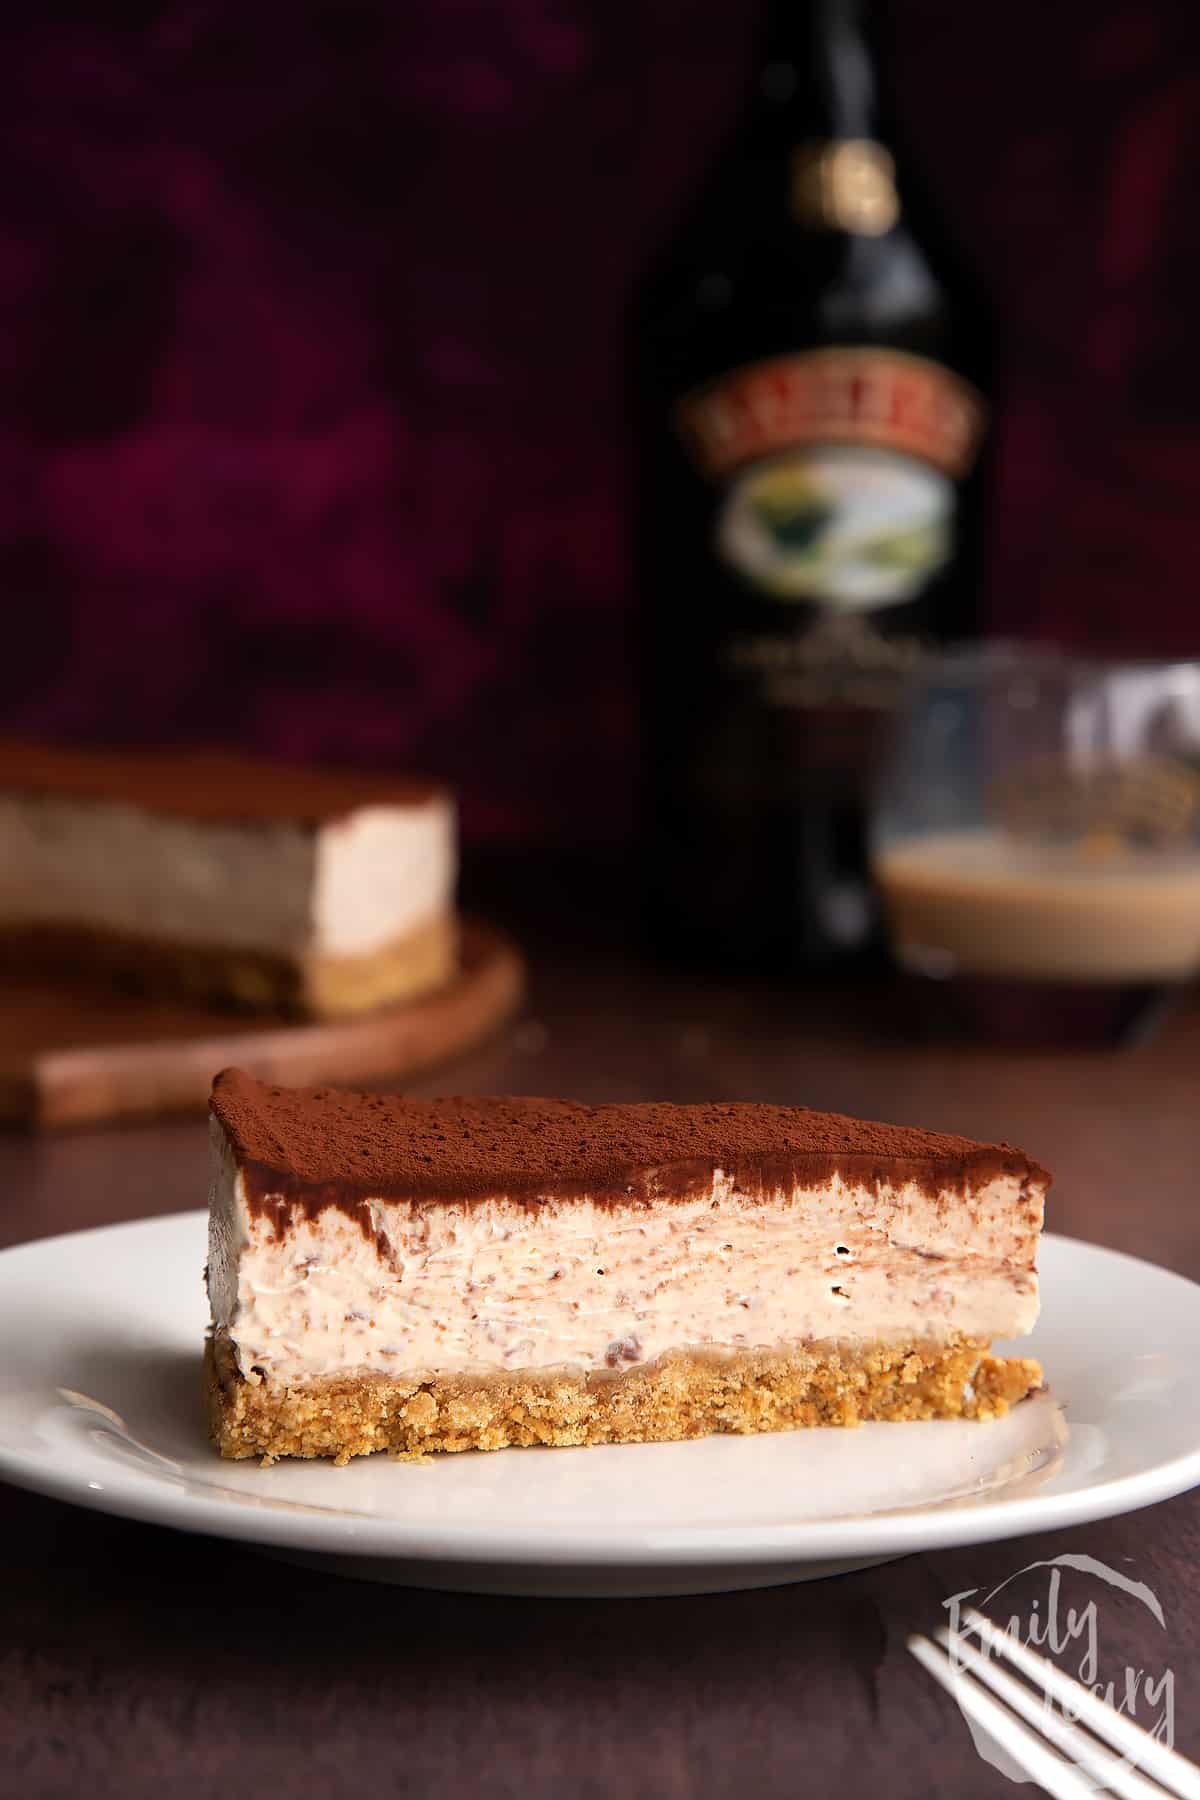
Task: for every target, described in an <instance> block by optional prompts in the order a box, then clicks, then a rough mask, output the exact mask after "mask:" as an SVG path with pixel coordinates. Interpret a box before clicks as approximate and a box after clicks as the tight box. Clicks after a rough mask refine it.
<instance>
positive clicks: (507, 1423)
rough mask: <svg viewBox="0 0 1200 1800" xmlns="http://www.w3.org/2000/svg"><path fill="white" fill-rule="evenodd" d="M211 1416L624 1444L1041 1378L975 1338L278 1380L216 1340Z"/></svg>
mask: <svg viewBox="0 0 1200 1800" xmlns="http://www.w3.org/2000/svg"><path fill="white" fill-rule="evenodd" d="M205 1368H206V1374H207V1386H208V1407H209V1425H210V1430H211V1432H212V1436H213V1440H214V1442H215V1443H216V1444H217V1446H218V1448H219V1449H220V1451H221V1454H222V1455H223V1456H227V1457H234V1458H241V1457H252V1456H256V1457H260V1458H262V1459H263V1460H264V1461H266V1462H274V1461H275V1460H276V1459H277V1458H278V1457H281V1456H306V1457H313V1456H329V1457H332V1458H333V1459H334V1460H335V1462H338V1463H347V1462H349V1461H350V1458H351V1457H353V1456H368V1455H370V1454H371V1453H372V1452H373V1451H376V1450H388V1451H391V1452H392V1453H393V1454H398V1455H406V1456H422V1455H424V1454H426V1453H428V1452H430V1451H438V1450H441V1451H455V1450H503V1449H506V1448H508V1447H510V1446H516V1445H530V1444H543V1445H557V1446H564V1445H572V1444H574V1445H578V1444H633V1443H651V1442H664V1441H668V1440H672V1439H679V1438H697V1437H706V1436H709V1435H710V1434H712V1433H714V1432H735V1433H747V1432H759V1431H793V1430H796V1429H797V1428H799V1427H803V1426H807V1425H859V1424H863V1423H865V1422H866V1421H868V1420H895V1421H902V1420H913V1419H995V1418H999V1417H1000V1416H1001V1415H1002V1414H1003V1413H1006V1412H1007V1411H1008V1409H1009V1407H1010V1406H1012V1405H1014V1404H1015V1403H1016V1402H1017V1401H1018V1400H1023V1399H1024V1398H1025V1397H1026V1395H1028V1394H1030V1393H1032V1392H1033V1391H1034V1390H1035V1389H1036V1388H1038V1387H1040V1385H1041V1381H1042V1371H1041V1369H1040V1367H1039V1365H1038V1364H1037V1363H1036V1362H1033V1361H1031V1360H1030V1359H1029V1358H1026V1357H1012V1358H1007V1359H1006V1358H1002V1357H995V1356H990V1355H989V1354H988V1345H987V1344H986V1343H983V1342H980V1341H979V1340H977V1339H970V1338H957V1339H955V1340H953V1341H951V1342H945V1341H942V1342H939V1343H927V1344H921V1343H901V1344H873V1345H868V1346H866V1347H865V1348H862V1349H855V1350H848V1349H847V1348H845V1347H841V1346H837V1345H822V1344H808V1345H797V1346H794V1347H792V1348H785V1349H779V1350H745V1351H733V1352H723V1353H721V1354H715V1353H709V1354H706V1353H703V1352H694V1351H676V1352H672V1353H670V1354H669V1355H667V1356H664V1357H662V1358H660V1359H659V1361H658V1362H656V1363H653V1364H650V1365H647V1366H646V1367H643V1368H638V1369H632V1370H628V1371H625V1372H621V1373H617V1374H608V1373H607V1372H605V1373H604V1374H599V1375H590V1376H589V1375H588V1374H586V1373H585V1372H583V1371H581V1370H576V1369H553V1370H544V1371H529V1370H525V1371H522V1372H520V1373H516V1374H496V1375H490V1374H489V1375H443V1376H437V1377H432V1378H430V1377H426V1378H424V1379H422V1378H420V1377H417V1376H413V1377H410V1378H408V1379H404V1378H403V1377H392V1376H378V1375H369V1376H362V1375H359V1376H356V1375H349V1376H328V1377H324V1378H321V1379H317V1380H313V1381H309V1382H304V1383H299V1384H296V1385H294V1386H287V1385H284V1384H281V1383H272V1382H270V1381H265V1380H261V1379H259V1378H256V1377H253V1376H251V1377H244V1376H242V1375H241V1374H239V1373H238V1371H237V1368H236V1365H235V1361H234V1357H233V1352H232V1349H231V1347H230V1345H229V1343H228V1341H227V1340H226V1339H224V1338H223V1337H221V1336H220V1335H218V1336H217V1337H216V1338H215V1339H211V1340H210V1341H209V1343H208V1345H207V1347H206V1351H205Z"/></svg>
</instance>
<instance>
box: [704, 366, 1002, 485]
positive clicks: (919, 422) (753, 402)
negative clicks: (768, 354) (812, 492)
mask: <svg viewBox="0 0 1200 1800" xmlns="http://www.w3.org/2000/svg"><path fill="white" fill-rule="evenodd" d="M984 416H985V415H984V405H983V401H982V400H981V398H980V397H979V395H978V394H977V393H976V392H975V390H974V388H972V387H970V386H969V385H968V384H967V383H966V382H965V381H963V380H961V379H960V378H959V377H958V376H957V375H954V374H952V373H951V372H950V370H949V369H944V368H942V367H941V366H940V365H939V364H938V363H932V362H926V361H925V360H924V359H923V358H922V357H919V356H907V355H905V354H903V353H902V352H900V351H896V350H875V349H863V350H813V351H809V352H807V353H805V354H803V355H799V356H777V357H773V358H772V359H771V360H770V361H769V362H761V363H753V364H751V365H750V367H749V368H744V369H738V370H736V371H735V372H734V373H733V374H730V375H724V376H722V377H721V378H720V380H718V381H714V382H711V383H710V384H709V385H708V386H707V387H703V388H698V389H696V390H695V391H694V392H693V393H691V394H688V395H687V396H686V397H685V398H684V399H683V400H682V401H681V402H680V404H679V408H678V411H677V415H676V418H677V423H678V426H679V429H680V432H681V433H682V435H683V437H684V440H685V442H686V443H687V444H688V447H689V448H690V450H691V452H692V455H693V456H694V457H695V459H696V461H697V462H698V463H699V465H700V467H701V468H702V469H703V471H704V473H705V474H706V475H710V476H713V477H721V476H724V475H728V474H729V473H730V471H731V470H733V469H736V468H737V467H739V465H740V464H742V463H748V462H756V461H757V460H758V459H759V458H761V457H764V456H770V455H771V454H772V453H773V452H774V451H776V450H786V449H788V448H790V447H791V446H793V445H796V444H864V445H869V446H871V447H872V448H874V449H881V450H897V451H900V452H901V453H902V454H903V455H905V456H915V457H919V458H920V459H921V461H923V462H927V463H932V464H933V466H934V468H937V469H941V470H942V471H943V472H944V473H945V474H947V475H950V476H952V477H954V478H956V479H957V478H958V477H960V476H962V475H965V474H966V472H967V470H968V469H969V468H970V466H971V464H972V462H973V461H974V460H975V454H976V451H977V450H978V448H979V440H980V438H981V436H982V435H983V427H984Z"/></svg>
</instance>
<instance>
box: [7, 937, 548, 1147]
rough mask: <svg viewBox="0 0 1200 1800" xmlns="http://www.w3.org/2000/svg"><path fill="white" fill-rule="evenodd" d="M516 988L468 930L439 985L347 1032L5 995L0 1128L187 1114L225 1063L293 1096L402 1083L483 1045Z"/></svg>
mask: <svg viewBox="0 0 1200 1800" xmlns="http://www.w3.org/2000/svg"><path fill="white" fill-rule="evenodd" d="M524 984H525V965H524V962H523V960H522V957H521V954H520V952H519V950H518V949H517V948H516V946H515V944H513V943H512V942H511V940H510V939H508V938H507V937H505V936H504V935H503V934H502V933H501V932H499V931H495V930H493V928H492V927H491V926H489V925H484V924H482V923H480V922H479V921H477V920H471V919H467V920H464V921H463V925H462V967H461V969H460V971H459V973H458V975H457V976H456V978H455V979H454V980H453V981H452V982H450V983H449V984H448V985H447V986H446V987H443V988H439V989H438V990H437V991H436V992H435V993H432V994H427V995H425V996H424V997H422V998H421V999H419V1000H413V1001H409V1002H408V1003H407V1004H406V1005H404V1006H397V1007H390V1008H386V1009H385V1010H383V1011H381V1012H375V1013H367V1014H364V1015H363V1016H362V1017H361V1018H355V1019H337V1020H324V1021H320V1022H318V1023H305V1024H294V1023H291V1022H289V1021H288V1020H287V1019H283V1018H269V1017H263V1016H259V1017H256V1018H252V1017H248V1016H242V1015H239V1014H236V1013H221V1012H217V1011H213V1010H208V1009H204V1008H201V1007H196V1006H183V1005H172V1004H168V1003H166V1002H163V1003H151V1004H148V1003H146V1002H144V1001H141V1000H132V999H127V998H123V997H121V996H119V995H116V994H111V993H105V992H103V991H100V990H97V991H95V992H91V993H88V992H85V991H84V989H83V988H82V987H74V988H68V987H53V986H48V985H47V984H46V983H44V982H36V983H35V982H33V981H30V982H28V983H24V982H11V981H10V982H8V983H7V984H6V985H5V987H4V989H3V991H0V1122H2V1123H4V1124H10V1125H33V1126H55V1125H81V1124H88V1123H93V1122H95V1121H96V1120H99V1119H128V1118H137V1117H148V1116H153V1115H155V1114H158V1113H167V1112H181V1111H191V1110H194V1109H198V1108H200V1107H203V1106H204V1105H205V1104H206V1103H207V1101H208V1094H209V1088H210V1087H211V1085H212V1078H213V1076H214V1075H215V1074H216V1072H217V1070H218V1069H222V1068H225V1067H226V1066H227V1065H228V1064H230V1063H236V1064H237V1065H238V1066H239V1068H243V1069H248V1070H249V1071H250V1073H251V1074H252V1075H257V1076H258V1077H259V1078H260V1079H261V1080H263V1081H279V1082H289V1083H295V1084H304V1083H307V1082H322V1081H328V1082H338V1083H343V1084H350V1085H352V1084H353V1083H355V1082H362V1081H369V1080H372V1079H380V1080H382V1079H384V1078H387V1079H389V1080H397V1079H402V1078H404V1077H406V1076H409V1075H413V1074H415V1073H417V1072H418V1071H424V1070H426V1069H429V1068H432V1067H433V1066H434V1064H436V1063H440V1062H443V1061H445V1060H446V1059H447V1058H448V1057H451V1056H454V1055H456V1054H457V1053H458V1052H460V1051H463V1050H466V1049H469V1048H470V1047H471V1046H472V1045H474V1044H476V1043H478V1042H479V1041H480V1040H481V1039H482V1038H484V1037H486V1036H487V1035H488V1034H489V1033H490V1032H492V1031H494V1030H495V1029H496V1028H497V1027H498V1026H499V1025H500V1024H501V1023H502V1022H503V1021H504V1020H505V1019H506V1018H507V1017H508V1016H509V1015H510V1014H511V1013H512V1012H513V1011H514V1010H515V1008H516V1007H517V1005H518V1003H519V1002H520V999H521V995H522V992H523V989H524Z"/></svg>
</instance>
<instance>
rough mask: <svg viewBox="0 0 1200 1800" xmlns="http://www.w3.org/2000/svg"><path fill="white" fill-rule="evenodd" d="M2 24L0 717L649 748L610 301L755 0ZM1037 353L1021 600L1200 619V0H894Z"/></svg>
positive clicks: (1009, 520) (1017, 555) (934, 173)
mask: <svg viewBox="0 0 1200 1800" xmlns="http://www.w3.org/2000/svg"><path fill="white" fill-rule="evenodd" d="M22 10H23V12H24V15H25V17H26V18H27V19H28V22H27V23H25V24H24V25H22V26H13V25H9V26H7V27H5V28H4V39H5V41H4V42H3V43H2V44H0V70H3V74H2V76H0V102H2V103H0V138H2V143H0V168H2V169H3V172H4V179H3V188H2V191H0V293H2V295H3V319H2V323H0V358H2V359H3V360H2V366H3V374H2V376H0V382H2V387H0V561H2V564H3V567H2V571H0V581H2V585H0V594H2V595H3V600H2V601H0V605H2V606H3V609H4V613H5V624H6V628H7V629H6V631H5V633H4V640H3V641H4V643H5V645H6V650H5V653H4V655H3V658H2V660H0V726H6V727H8V728H9V729H18V730H21V731H27V732H39V733H46V734H53V735H58V736H69V737H75V738H107V739H125V740H137V741H146V742H154V741H160V740H165V739H180V738H191V737H205V738H213V737H218V738H223V739H229V740H233V739H236V740H241V741H242V742H245V743H247V744H251V745H256V746H259V747H262V748H266V749H271V750H274V751H278V752H280V753H283V754H286V755H295V756H313V757H322V758H326V759H330V760H338V761H369V762H416V763H420V764H423V765H425V766H426V767H429V768H431V769H433V770H435V771H437V772H439V773H442V774H444V775H446V776H448V777H450V778H451V779H453V780H454V781H456V782H458V783H459V784H460V786H461V788H462V790H463V794H464V800H465V817H466V822H467V825H468V829H469V830H470V832H471V833H472V834H473V835H475V836H477V837H502V838H507V839H510V840H520V839H527V838H535V837H539V836H541V837H557V838H559V839H571V838H580V837H593V838H597V839H608V840H613V839H616V838H618V837H619V836H620V834H621V833H622V831H623V830H624V829H625V828H626V826H627V824H628V821H629V817H630V809H631V808H630V800H631V791H632V780H631V775H632V762H633V756H632V742H633V721H632V699H631V683H630V670H629V639H630V621H631V592H630V581H629V575H628V570H627V556H626V524H625V521H626V517H627V504H626V501H627V493H626V490H627V481H628V476H627V470H628V456H627V438H626V427H625V412H624V402H623V392H622V378H621V377H622V318H623V312H624V309H625V306H626V301H627V297H628V294H629V290H630V286H631V283H632V281H633V278H634V275H635V272H636V271H637V269H638V268H639V267H640V266H641V265H642V264H643V263H644V259H645V256H646V253H647V251H648V250H649V249H650V248H651V247H652V246H653V244H654V243H655V241H656V240H657V239H658V237H659V236H660V235H661V233H662V231H663V230H664V227H665V226H666V224H667V222H668V220H669V218H670V215H671V211H672V208H673V206H674V205H675V204H676V202H677V201H678V199H679V197H680V195H681V194H682V192H683V191H684V190H685V188H686V186H687V183H688V181H689V179H690V178H692V177H693V176H694V173H695V170H696V168H697V166H698V165H699V164H700V163H701V162H702V161H703V159H704V157H705V155H706V153H707V152H708V150H709V149H710V148H711V146H712V145H713V144H714V143H715V142H716V141H717V139H718V138H719V136H720V134H721V132H722V131H723V129H724V128H725V125H726V124H727V122H728V120H729V117H730V114H731V111H732V109H733V107H734V106H735V104H736V100H737V96H738V94H739V91H740V88H741V84H742V82H743V80H744V76H745V70H746V58H747V54H748V47H749V42H750V26H751V22H752V19H751V14H750V12H749V11H748V10H747V9H745V8H743V7H742V6H741V5H740V4H738V3H737V0H640V3H638V4H632V3H630V4H616V3H612V0H610V3H608V4H605V3H604V0H503V4H501V0H405V4H403V5H398V4H396V3H395V0H366V3H363V4H355V3H353V0H330V3H329V4H326V5H316V4H312V3H311V0H294V3H289V4H287V5H282V4H274V3H273V0H263V3H260V4H258V5H255V6H250V7H247V6H244V5H234V4H232V3H231V0H207V3H206V0H194V3H191V4H189V3H187V0H175V3H173V4H169V5H166V6H161V7H156V6H152V5H142V6H135V5H131V6H128V7H125V8H123V9H119V8H115V7H112V8H109V9H107V10H106V13H105V16H106V18H107V20H108V23H107V24H104V25H102V26H101V25H97V24H96V23H95V22H94V21H95V17H96V16H97V15H96V9H92V8H84V7H79V8H77V9H72V8H69V7H54V6H50V7H48V8H45V9H22ZM886 26H887V30H888V35H889V37H891V38H892V39H893V40H894V47H893V55H892V59H891V74H892V78H893V81H894V84H895V89H896V93H897V103H898V111H899V113H900V117H901V121H902V124H903V127H904V128H905V131H906V134H907V137H908V139H909V141H910V142H911V145H912V147H913V152H914V156H915V160H916V161H917V162H918V163H919V164H920V165H921V166H922V168H923V170H924V172H925V176H926V181H927V184H928V185H929V186H931V187H932V189H933V191H934V193H935V195H936V196H937V197H938V198H939V199H940V201H941V202H942V203H943V205H944V207H945V209H946V212H947V215H948V217H949V219H950V221H951V223H952V226H953V228H954V231H955V233H956V234H957V236H958V237H959V239H960V241H961V242H962V243H963V244H964V246H965V248H966V250H967V252H968V255H969V258H970V259H971V260H972V261H973V263H974V265H975V267H976V269H977V271H978V272H979V273H980V274H981V275H982V277H983V278H984V280H985V281H986V283H987V285H988V287H989V288H990V290H991V292H992V294H993V296H994V298H995V301H996V304H997V307H998V310H999V312H1000V314H1001V317H1002V319H1003V321H1004V323H1005V326H1006V328H1007V331H1008V334H1009V360H1010V376H1009V382H1008V386H1007V395H1006V406H1005V409H1004V413H1003V418H1002V430H1001V439H1000V462H999V469H998V482H997V493H996V500H995V507H994V518H993V523H994V528H995V536H994V553H993V564H992V577H991V584H990V585H991V595H990V604H991V607H992V616H993V618H994V619H995V621H996V622H997V623H998V624H999V625H1001V626H1003V627H1005V628H1007V629H1019V630H1040V631H1042V632H1043V633H1045V634H1047V635H1057V636H1060V637H1067V638H1072V639H1075V640H1083V641H1088V642H1092V643H1094V644H1097V645H1102V646H1118V645H1127V646H1130V647H1152V646H1155V647H1158V646H1161V647H1169V648H1173V649H1176V650H1181V651H1189V650H1200V596H1198V594H1197V575H1196V563H1197V552H1198V551H1200V442H1198V439H1197V428H1198V427H1200V359H1198V356H1197V346H1196V318H1197V309H1198V303H1200V205H1198V204H1197V201H1196V198H1195V195H1196V191H1197V179H1198V175H1200V9H1197V8H1196V7H1195V6H1194V5H1193V4H1191V3H1190V0H1177V4H1174V5H1172V4H1170V3H1169V0H1122V3H1119V4H1114V3H1109V4H1107V5H1106V4H1100V3H1091V4H1087V3H1084V0H1060V3H1059V4H1058V5H1050V4H1047V0H1007V4H1005V5H1003V6H1001V5H980V6H964V5H963V4H961V0H892V5H891V7H890V10H889V12H888V14H887V18H886Z"/></svg>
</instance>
